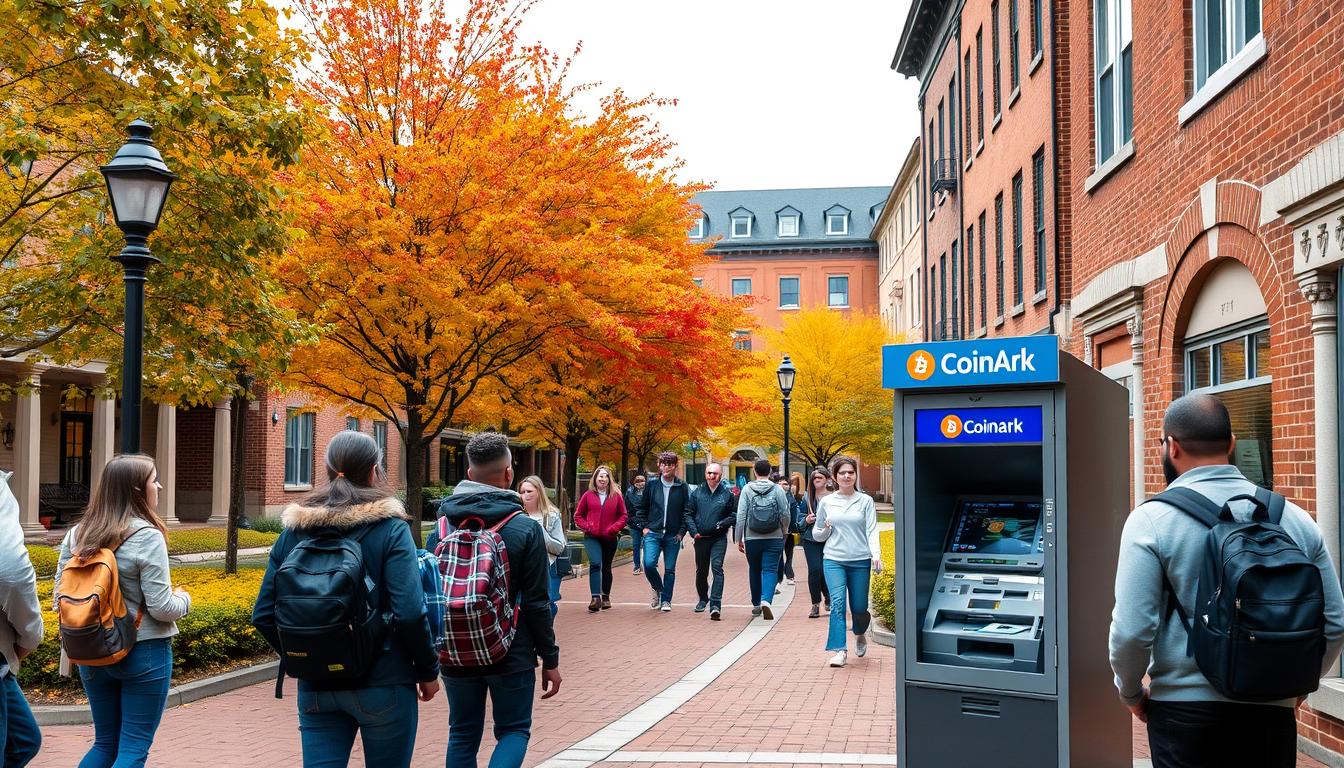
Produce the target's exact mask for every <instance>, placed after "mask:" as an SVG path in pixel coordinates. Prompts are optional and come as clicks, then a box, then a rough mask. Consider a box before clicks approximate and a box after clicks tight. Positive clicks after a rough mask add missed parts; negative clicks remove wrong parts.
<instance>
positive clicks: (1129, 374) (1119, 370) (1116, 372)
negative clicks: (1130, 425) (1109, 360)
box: [1101, 360, 1134, 420]
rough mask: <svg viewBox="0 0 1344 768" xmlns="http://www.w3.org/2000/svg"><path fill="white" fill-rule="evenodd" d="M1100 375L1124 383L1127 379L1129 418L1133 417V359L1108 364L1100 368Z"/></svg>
mask: <svg viewBox="0 0 1344 768" xmlns="http://www.w3.org/2000/svg"><path fill="white" fill-rule="evenodd" d="M1101 375H1102V376H1105V377H1106V378H1108V379H1110V380H1111V381H1114V382H1117V383H1120V384H1124V383H1125V379H1129V384H1127V385H1126V386H1125V389H1126V390H1128V391H1129V418H1130V419H1131V420H1132V419H1133V418H1134V388H1133V387H1134V361H1133V360H1126V361H1124V362H1122V363H1115V364H1114V365H1108V366H1106V367H1105V368H1102V369H1101Z"/></svg>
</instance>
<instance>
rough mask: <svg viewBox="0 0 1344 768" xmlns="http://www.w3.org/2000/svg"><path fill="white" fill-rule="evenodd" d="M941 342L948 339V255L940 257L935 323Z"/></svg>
mask: <svg viewBox="0 0 1344 768" xmlns="http://www.w3.org/2000/svg"><path fill="white" fill-rule="evenodd" d="M934 323H935V326H936V328H935V332H936V333H937V334H938V336H937V338H938V340H939V341H943V340H944V339H946V338H947V254H946V253H944V254H943V255H941V256H939V257H938V317H937V318H936V319H935V321H934Z"/></svg>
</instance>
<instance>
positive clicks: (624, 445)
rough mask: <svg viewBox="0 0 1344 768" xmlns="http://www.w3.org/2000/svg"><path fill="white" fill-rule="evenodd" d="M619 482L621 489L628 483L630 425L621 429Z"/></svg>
mask: <svg viewBox="0 0 1344 768" xmlns="http://www.w3.org/2000/svg"><path fill="white" fill-rule="evenodd" d="M621 483H622V486H621V488H622V490H624V488H625V486H626V485H629V484H630V425H629V424H628V423H627V424H626V425H625V427H624V428H623V429H622V430H621Z"/></svg>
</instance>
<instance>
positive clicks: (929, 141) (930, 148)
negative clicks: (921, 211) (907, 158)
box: [924, 118, 938, 211]
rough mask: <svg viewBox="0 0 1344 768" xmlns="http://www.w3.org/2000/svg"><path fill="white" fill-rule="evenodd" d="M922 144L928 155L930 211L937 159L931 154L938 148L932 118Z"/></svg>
mask: <svg viewBox="0 0 1344 768" xmlns="http://www.w3.org/2000/svg"><path fill="white" fill-rule="evenodd" d="M924 146H925V147H926V148H927V150H926V151H927V152H928V155H929V210H930V211H932V210H933V195H934V192H933V179H934V177H935V176H936V174H935V173H934V172H933V165H934V163H935V162H937V160H938V158H937V157H935V156H934V154H933V153H934V151H935V150H936V149H937V148H938V144H937V139H935V138H934V133H933V118H929V132H928V135H927V137H926V138H925V139H924Z"/></svg>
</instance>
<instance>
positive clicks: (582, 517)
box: [574, 491, 626, 539]
mask: <svg viewBox="0 0 1344 768" xmlns="http://www.w3.org/2000/svg"><path fill="white" fill-rule="evenodd" d="M625 520H626V511H625V499H624V498H622V496H621V492H620V491H613V492H611V493H608V494H607V501H606V503H605V504H603V503H602V502H601V501H599V500H598V496H597V491H584V493H583V495H582V496H580V497H579V504H578V506H577V507H575V508H574V525H575V526H577V527H578V529H579V530H581V531H583V532H584V533H587V534H589V535H592V536H596V537H597V538H599V539H614V538H616V537H617V536H619V535H620V533H621V529H622V528H624V527H625Z"/></svg>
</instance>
